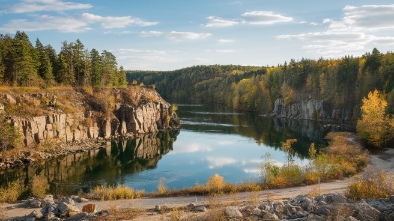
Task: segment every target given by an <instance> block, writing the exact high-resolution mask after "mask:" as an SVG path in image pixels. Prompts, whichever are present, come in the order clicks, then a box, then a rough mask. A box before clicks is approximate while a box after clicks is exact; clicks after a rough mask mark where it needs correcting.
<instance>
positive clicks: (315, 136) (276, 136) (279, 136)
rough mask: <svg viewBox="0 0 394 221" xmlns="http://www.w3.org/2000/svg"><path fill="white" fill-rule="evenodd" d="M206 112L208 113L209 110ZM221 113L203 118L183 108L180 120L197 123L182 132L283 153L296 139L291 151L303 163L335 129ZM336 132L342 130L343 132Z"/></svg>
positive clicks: (211, 111) (313, 123)
mask: <svg viewBox="0 0 394 221" xmlns="http://www.w3.org/2000/svg"><path fill="white" fill-rule="evenodd" d="M183 108H184V107H183ZM192 108H194V109H195V108H196V107H192ZM204 108H206V109H207V107H204ZM227 111H228V110H227ZM219 112H224V113H225V112H226V110H219V111H218V109H216V107H208V112H206V113H205V114H204V112H203V111H200V112H198V111H193V109H191V110H188V109H185V108H184V109H183V110H181V112H180V116H181V118H185V119H194V120H195V122H197V123H196V124H193V123H192V124H184V125H183V129H186V130H192V131H198V132H204V133H222V134H239V135H242V136H245V137H250V138H253V139H254V140H255V141H256V142H257V143H262V144H265V145H267V146H269V147H272V148H275V149H282V145H281V144H282V142H285V141H286V140H287V139H297V142H295V143H294V144H293V145H292V148H293V149H294V153H295V154H296V155H297V156H299V157H300V158H301V159H302V158H305V157H308V149H309V146H310V144H311V143H315V144H316V145H317V146H319V145H324V143H325V141H324V137H325V136H326V134H327V133H328V132H329V131H331V130H332V129H333V126H332V125H328V126H327V125H324V124H322V123H321V122H317V121H311V120H293V119H284V118H271V117H262V116H259V115H257V114H250V113H244V114H242V113H241V114H236V113H233V114H229V113H227V114H219ZM230 112H231V111H230ZM207 113H208V114H207ZM215 113H217V114H215ZM336 129H337V130H342V129H343V128H336ZM345 130H349V128H345ZM350 130H351V129H350Z"/></svg>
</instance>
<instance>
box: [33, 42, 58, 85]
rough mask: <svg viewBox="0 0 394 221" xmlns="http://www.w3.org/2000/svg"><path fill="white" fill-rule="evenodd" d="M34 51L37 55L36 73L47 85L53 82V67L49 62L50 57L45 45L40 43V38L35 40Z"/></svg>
mask: <svg viewBox="0 0 394 221" xmlns="http://www.w3.org/2000/svg"><path fill="white" fill-rule="evenodd" d="M36 53H37V57H38V69H37V72H38V75H39V76H40V77H41V78H42V79H43V80H44V81H45V83H46V84H47V85H53V84H54V80H55V78H54V76H53V72H52V70H53V68H52V64H51V59H50V58H49V56H48V54H47V51H46V50H45V47H44V46H43V45H42V43H41V42H40V40H39V39H38V38H37V40H36Z"/></svg>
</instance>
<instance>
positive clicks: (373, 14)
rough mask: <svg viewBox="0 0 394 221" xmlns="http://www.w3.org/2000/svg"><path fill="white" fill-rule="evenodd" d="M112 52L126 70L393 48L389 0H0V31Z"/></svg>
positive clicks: (260, 62)
mask: <svg viewBox="0 0 394 221" xmlns="http://www.w3.org/2000/svg"><path fill="white" fill-rule="evenodd" d="M18 30H19V31H24V32H26V33H27V34H28V36H29V37H30V41H31V42H32V43H33V45H35V41H36V39H37V38H39V39H40V41H41V42H42V43H43V44H44V45H47V44H51V45H52V46H53V47H54V48H55V49H56V50H57V52H59V51H60V48H61V43H62V42H63V41H67V42H75V41H76V40H77V39H79V40H81V42H82V43H83V44H84V46H85V49H88V50H91V49H93V48H95V49H97V50H99V51H102V50H107V51H110V52H112V53H113V54H114V55H115V56H116V58H117V61H118V65H119V66H120V65H122V66H123V67H124V69H126V70H177V69H180V68H184V67H190V66H194V65H211V64H222V65H226V64H234V65H256V66H266V65H269V66H276V65H278V64H283V63H284V62H285V61H287V62H289V61H290V59H295V60H300V59H302V58H308V59H319V58H321V57H322V58H326V59H329V58H340V57H344V56H346V55H352V56H361V55H363V54H365V53H366V52H371V51H372V49H373V48H377V49H378V50H379V51H380V52H382V53H386V52H388V51H390V52H391V51H393V48H394V1H393V0H390V1H388V0H374V1H365V0H330V1H326V0H313V1H312V0H299V1H295V0H112V1H109V0H85V1H82V0H0V34H10V35H14V34H15V33H16V31H18Z"/></svg>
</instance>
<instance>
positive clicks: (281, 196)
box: [0, 141, 394, 220]
mask: <svg viewBox="0 0 394 221" xmlns="http://www.w3.org/2000/svg"><path fill="white" fill-rule="evenodd" d="M356 142H357V141H356ZM357 143H358V142H357ZM358 144H359V145H361V144H360V143H358ZM369 157H370V163H369V164H368V166H367V168H366V169H365V171H367V170H371V169H383V170H385V171H386V172H390V171H392V170H393V169H394V149H389V148H385V149H382V150H380V151H379V153H377V154H369ZM363 173H364V172H361V173H359V174H358V175H356V176H353V177H350V178H345V179H342V180H334V181H330V182H324V183H321V184H320V185H319V184H313V185H309V186H297V187H289V188H283V189H270V190H262V191H258V192H239V193H235V194H224V195H219V196H216V197H215V200H216V201H218V202H220V203H222V204H225V203H231V202H234V201H238V202H247V201H250V200H251V198H257V199H258V200H259V201H267V200H270V199H273V200H286V199H290V198H294V197H296V196H298V195H304V196H307V195H310V196H311V195H320V194H326V193H340V194H344V193H345V192H346V191H347V190H348V185H349V183H350V182H352V181H353V180H355V179H356V178H357V177H358V176H361V175H362V174H363ZM211 201H212V197H210V196H177V197H148V198H140V199H126V200H125V199H123V200H109V201H100V200H90V201H89V202H88V203H94V204H96V205H97V210H98V211H99V210H110V209H113V208H115V209H116V210H119V209H124V208H131V207H138V208H143V209H146V210H148V209H152V208H155V207H156V206H157V205H164V206H167V207H168V208H171V207H178V206H184V205H188V204H190V203H196V204H202V205H206V204H209V203H211ZM86 204H87V203H77V207H78V208H82V207H83V206H84V205H86ZM0 208H1V209H3V210H4V214H5V217H6V218H12V217H16V216H21V215H28V214H30V213H31V212H32V211H33V210H34V209H24V208H16V204H4V205H1V206H0ZM145 215H146V214H145ZM142 217H145V218H146V216H142ZM156 218H157V217H156ZM137 220H138V219H137ZM141 220H145V219H144V218H142V219H141ZM152 220H154V219H152Z"/></svg>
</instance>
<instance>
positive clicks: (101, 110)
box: [0, 86, 180, 146]
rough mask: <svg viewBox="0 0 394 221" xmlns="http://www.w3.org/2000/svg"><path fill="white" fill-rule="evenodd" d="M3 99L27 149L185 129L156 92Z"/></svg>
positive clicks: (90, 91)
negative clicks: (50, 142)
mask: <svg viewBox="0 0 394 221" xmlns="http://www.w3.org/2000/svg"><path fill="white" fill-rule="evenodd" d="M0 97H1V99H0V103H1V105H0V109H2V112H3V114H5V115H6V116H7V117H8V122H9V123H10V124H11V125H12V126H13V127H14V128H15V129H16V130H17V131H19V134H20V135H21V140H22V141H23V144H24V145H25V146H32V145H37V144H43V143H46V142H47V141H56V142H58V141H59V142H79V141H82V140H86V139H97V138H111V137H118V136H133V135H135V134H145V133H153V132H157V131H159V130H166V129H177V128H179V127H180V123H179V119H178V116H177V115H176V113H175V112H174V111H172V107H171V105H170V104H169V103H168V102H166V101H164V100H163V99H162V98H161V97H160V95H159V94H158V93H157V92H156V91H155V90H154V89H153V88H146V87H139V86H133V87H128V88H123V89H108V88H106V89H92V88H81V89H70V88H68V89H67V90H60V89H59V90H54V91H45V92H28V93H21V92H12V91H11V92H8V93H3V94H1V95H0ZM37 115H39V116H37Z"/></svg>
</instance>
